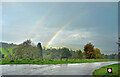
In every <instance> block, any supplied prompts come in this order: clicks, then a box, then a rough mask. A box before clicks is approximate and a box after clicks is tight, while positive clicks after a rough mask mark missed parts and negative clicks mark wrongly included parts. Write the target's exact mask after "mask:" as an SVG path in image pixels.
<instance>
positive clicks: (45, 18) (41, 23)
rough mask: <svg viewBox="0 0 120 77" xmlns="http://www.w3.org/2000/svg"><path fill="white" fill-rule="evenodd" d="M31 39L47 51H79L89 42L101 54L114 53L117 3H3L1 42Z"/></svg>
mask: <svg viewBox="0 0 120 77" xmlns="http://www.w3.org/2000/svg"><path fill="white" fill-rule="evenodd" d="M27 39H31V40H32V42H33V43H34V44H37V43H38V42H41V43H42V45H43V46H46V45H48V47H68V48H71V49H75V50H76V49H81V50H83V48H84V45H85V44H87V43H89V42H91V43H92V44H93V45H94V46H95V48H99V49H100V50H101V52H102V53H104V54H108V53H110V54H111V53H117V52H118V47H117V44H116V42H117V41H118V3H117V2H3V3H2V40H1V41H3V42H9V43H16V44H20V43H22V42H23V41H25V40H27Z"/></svg>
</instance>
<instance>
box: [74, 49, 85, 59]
mask: <svg viewBox="0 0 120 77" xmlns="http://www.w3.org/2000/svg"><path fill="white" fill-rule="evenodd" d="M73 58H75V59H82V58H83V54H82V51H81V50H77V51H76V52H75V53H74V55H73Z"/></svg>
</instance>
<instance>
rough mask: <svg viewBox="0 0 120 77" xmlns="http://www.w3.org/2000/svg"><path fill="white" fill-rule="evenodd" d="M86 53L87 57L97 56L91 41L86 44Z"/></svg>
mask: <svg viewBox="0 0 120 77" xmlns="http://www.w3.org/2000/svg"><path fill="white" fill-rule="evenodd" d="M84 51H85V52H84V53H85V56H86V58H87V59H92V58H95V55H94V54H93V53H94V46H93V44H91V43H88V44H86V45H85V46H84Z"/></svg>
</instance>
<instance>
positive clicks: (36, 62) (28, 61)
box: [2, 59, 117, 64]
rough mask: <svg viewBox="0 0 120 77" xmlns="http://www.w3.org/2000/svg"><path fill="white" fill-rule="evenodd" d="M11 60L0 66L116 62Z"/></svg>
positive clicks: (4, 61) (100, 60)
mask: <svg viewBox="0 0 120 77" xmlns="http://www.w3.org/2000/svg"><path fill="white" fill-rule="evenodd" d="M10 61H11V60H10V59H9V60H6V59H2V64H64V63H91V62H105V61H117V60H108V59H69V60H68V61H66V60H62V61H61V60H43V61H42V60H40V59H35V60H23V59H18V60H14V62H10Z"/></svg>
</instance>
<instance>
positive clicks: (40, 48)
mask: <svg viewBox="0 0 120 77" xmlns="http://www.w3.org/2000/svg"><path fill="white" fill-rule="evenodd" d="M37 47H38V49H39V51H40V57H41V59H42V60H43V54H42V46H41V43H38V44H37Z"/></svg>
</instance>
